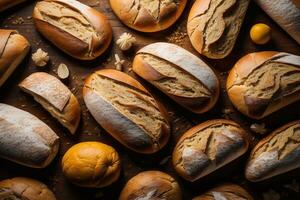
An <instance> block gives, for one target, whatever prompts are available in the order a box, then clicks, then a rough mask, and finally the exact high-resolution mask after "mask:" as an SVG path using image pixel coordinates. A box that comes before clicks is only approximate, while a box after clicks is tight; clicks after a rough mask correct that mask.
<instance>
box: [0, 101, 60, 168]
mask: <svg viewBox="0 0 300 200" xmlns="http://www.w3.org/2000/svg"><path fill="white" fill-rule="evenodd" d="M58 147H59V138H58V136H57V135H56V134H55V133H54V132H53V130H52V129H51V128H49V127H48V126H47V125H46V124H45V123H44V122H42V121H41V120H39V119H38V118H37V117H35V116H33V115H32V114H30V113H28V112H25V111H23V110H20V109H18V108H15V107H13V106H10V105H7V104H2V103H1V104H0V157H2V158H5V159H7V160H10V161H13V162H16V163H18V164H21V165H25V166H28V167H33V168H44V167H46V166H47V165H48V164H49V163H50V162H51V161H52V160H53V159H54V157H55V156H56V154H57V151H58Z"/></svg>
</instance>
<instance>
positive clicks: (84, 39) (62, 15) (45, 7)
mask: <svg viewBox="0 0 300 200" xmlns="http://www.w3.org/2000/svg"><path fill="white" fill-rule="evenodd" d="M33 20H34V23H35V26H36V28H37V30H38V31H39V32H40V33H41V34H42V35H44V36H45V37H46V38H47V39H48V40H50V41H51V42H52V43H53V44H54V45H55V46H57V47H58V48H60V49H61V50H62V51H64V52H65V53H67V54H69V55H70V56H73V57H75V58H78V59H81V60H92V59H95V58H96V57H98V56H100V55H101V54H102V53H103V52H104V51H105V50H106V49H107V48H108V46H109V44H110V42H111V40H112V29H111V26H110V24H109V22H108V20H107V19H106V17H105V16H104V15H103V14H101V13H100V12H98V11H97V10H95V9H93V8H91V7H88V6H86V5H84V4H82V3H80V2H79V1H76V0H44V1H40V2H38V3H37V4H36V6H35V8H34V10H33Z"/></svg>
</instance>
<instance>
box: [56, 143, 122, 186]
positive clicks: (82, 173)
mask: <svg viewBox="0 0 300 200" xmlns="http://www.w3.org/2000/svg"><path fill="white" fill-rule="evenodd" d="M62 169H63V173H64V175H65V176H66V177H67V178H68V179H69V180H70V181H71V182H72V183H74V184H76V185H78V186H82V187H95V188H101V187H105V186H108V185H110V184H112V183H113V182H115V181H116V180H117V179H118V178H119V176H120V171H121V161H120V158H119V154H118V152H116V150H115V149H114V148H113V147H111V146H108V145H106V144H103V143H100V142H81V143H78V144H76V145H74V146H72V147H71V148H70V149H69V150H68V151H67V152H66V153H65V155H64V157H63V159H62Z"/></svg>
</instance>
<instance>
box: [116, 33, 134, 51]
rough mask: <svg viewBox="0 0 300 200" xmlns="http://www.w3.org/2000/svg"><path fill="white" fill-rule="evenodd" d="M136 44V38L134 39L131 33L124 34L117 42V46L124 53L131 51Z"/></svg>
mask: <svg viewBox="0 0 300 200" xmlns="http://www.w3.org/2000/svg"><path fill="white" fill-rule="evenodd" d="M135 42H136V39H135V37H133V36H132V35H131V34H130V33H123V34H122V35H121V36H120V37H119V39H118V40H117V45H118V46H119V48H120V49H121V50H122V51H126V50H128V49H130V48H131V47H132V46H133V45H134V43H135Z"/></svg>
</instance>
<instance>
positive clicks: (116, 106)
mask: <svg viewBox="0 0 300 200" xmlns="http://www.w3.org/2000/svg"><path fill="white" fill-rule="evenodd" d="M83 97H84V101H85V104H86V106H87V108H88V109H89V111H90V112H91V114H92V115H93V117H94V118H95V119H96V121H97V122H98V123H99V124H100V125H101V126H102V127H103V128H104V129H105V130H106V131H107V132H109V133H110V134H111V135H112V136H113V137H114V138H115V139H117V140H118V141H119V142H120V143H122V144H123V145H125V146H126V147H128V148H129V149H131V150H133V151H136V152H139V153H147V154H148V153H154V152H157V151H158V150H160V149H161V148H163V147H164V146H165V144H166V143H167V141H168V139H169V136H170V126H169V124H168V121H167V119H166V115H165V111H164V109H163V108H162V107H161V106H160V105H159V103H158V102H157V101H156V100H155V99H154V98H153V97H152V96H151V94H150V93H149V92H148V91H147V90H146V89H145V88H144V87H143V86H142V85H141V84H140V83H139V82H138V81H136V80H135V79H133V78H132V77H130V76H129V75H127V74H125V73H123V72H119V71H117V70H112V69H105V70H99V71H96V72H95V73H93V74H92V75H90V76H89V77H88V78H87V80H86V81H85V85H84V88H83Z"/></svg>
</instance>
